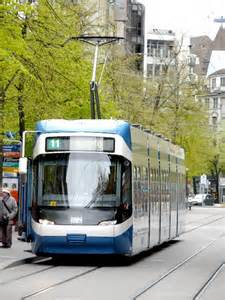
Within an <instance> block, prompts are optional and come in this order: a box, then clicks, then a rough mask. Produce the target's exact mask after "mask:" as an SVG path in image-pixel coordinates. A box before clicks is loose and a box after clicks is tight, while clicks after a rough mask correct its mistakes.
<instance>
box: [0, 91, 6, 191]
mask: <svg viewBox="0 0 225 300" xmlns="http://www.w3.org/2000/svg"><path fill="white" fill-rule="evenodd" d="M4 105H5V91H4V89H3V88H2V87H1V88H0V188H1V187H2V177H3V176H2V172H3V139H4V120H3V116H4Z"/></svg>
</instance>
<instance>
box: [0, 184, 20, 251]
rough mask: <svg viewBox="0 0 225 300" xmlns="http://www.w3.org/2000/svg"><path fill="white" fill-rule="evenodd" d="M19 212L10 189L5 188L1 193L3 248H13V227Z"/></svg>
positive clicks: (0, 230)
mask: <svg viewBox="0 0 225 300" xmlns="http://www.w3.org/2000/svg"><path fill="white" fill-rule="evenodd" d="M17 210H18V208H17V203H16V200H15V199H14V198H13V197H12V196H11V195H10V191H9V190H8V189H6V188H3V189H2V191H0V236H1V241H2V246H3V248H10V247H11V246H12V225H13V219H14V218H15V216H16V214H17Z"/></svg>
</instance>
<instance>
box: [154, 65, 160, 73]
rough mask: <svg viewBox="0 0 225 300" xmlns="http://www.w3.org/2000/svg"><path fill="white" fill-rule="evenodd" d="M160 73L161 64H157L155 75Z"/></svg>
mask: <svg viewBox="0 0 225 300" xmlns="http://www.w3.org/2000/svg"><path fill="white" fill-rule="evenodd" d="M159 75H160V65H155V76H159Z"/></svg>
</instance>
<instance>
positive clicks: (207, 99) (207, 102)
mask: <svg viewBox="0 0 225 300" xmlns="http://www.w3.org/2000/svg"><path fill="white" fill-rule="evenodd" d="M205 106H206V108H207V109H209V98H206V99H205Z"/></svg>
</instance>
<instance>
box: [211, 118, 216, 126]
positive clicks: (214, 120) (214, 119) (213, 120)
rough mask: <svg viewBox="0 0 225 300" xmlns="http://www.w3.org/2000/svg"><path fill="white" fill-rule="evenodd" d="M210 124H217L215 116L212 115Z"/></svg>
mask: <svg viewBox="0 0 225 300" xmlns="http://www.w3.org/2000/svg"><path fill="white" fill-rule="evenodd" d="M212 124H213V126H215V125H216V124H217V117H212Z"/></svg>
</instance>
